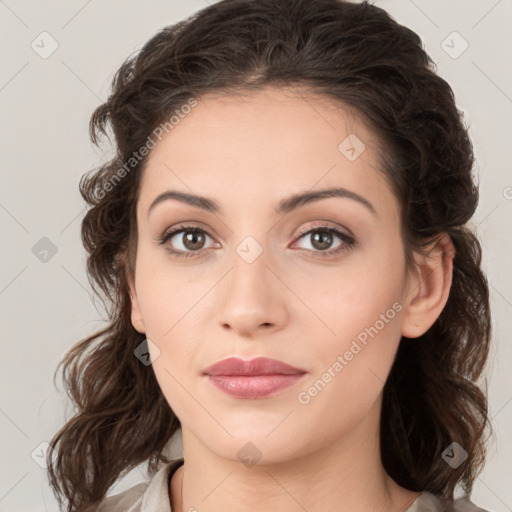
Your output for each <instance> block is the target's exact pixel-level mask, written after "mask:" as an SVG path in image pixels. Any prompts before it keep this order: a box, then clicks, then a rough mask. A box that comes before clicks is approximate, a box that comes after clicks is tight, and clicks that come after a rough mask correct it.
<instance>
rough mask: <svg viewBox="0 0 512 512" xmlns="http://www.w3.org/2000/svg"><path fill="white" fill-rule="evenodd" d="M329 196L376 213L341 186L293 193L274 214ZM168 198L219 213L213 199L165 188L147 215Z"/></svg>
mask: <svg viewBox="0 0 512 512" xmlns="http://www.w3.org/2000/svg"><path fill="white" fill-rule="evenodd" d="M330 197H343V198H347V199H352V200H354V201H357V202H358V203H360V204H362V205H364V206H365V207H366V208H367V209H368V210H369V211H370V212H372V214H374V215H377V212H376V211H375V208H374V207H373V205H372V204H371V203H370V202H369V201H368V200H367V199H365V198H364V197H362V196H360V195H359V194H356V193H355V192H352V191H351V190H348V189H346V188H342V187H338V188H328V189H324V190H317V191H314V192H312V191H308V192H302V193H299V194H294V195H292V196H290V197H289V198H286V199H282V200H281V201H280V202H279V204H278V205H277V207H276V208H275V209H274V211H275V213H276V215H280V214H286V213H289V212H291V211H293V210H296V209H298V208H301V207H302V206H305V205H306V204H309V203H312V202H315V201H319V200H320V199H326V198H330ZM169 200H175V201H180V202H182V203H185V204H188V205H190V206H194V207H195V208H200V209H202V210H206V211H209V212H212V213H219V212H220V211H221V208H220V206H219V205H218V204H217V203H216V202H215V201H214V200H213V199H210V198H208V197H204V196H198V195H195V194H188V193H186V192H180V191H178V190H167V191H166V192H163V193H162V194H160V195H159V196H157V197H156V198H155V199H154V201H153V202H152V203H151V206H150V207H149V208H148V216H149V214H150V213H151V211H152V210H153V208H155V206H156V205H157V204H160V203H162V202H164V201H169Z"/></svg>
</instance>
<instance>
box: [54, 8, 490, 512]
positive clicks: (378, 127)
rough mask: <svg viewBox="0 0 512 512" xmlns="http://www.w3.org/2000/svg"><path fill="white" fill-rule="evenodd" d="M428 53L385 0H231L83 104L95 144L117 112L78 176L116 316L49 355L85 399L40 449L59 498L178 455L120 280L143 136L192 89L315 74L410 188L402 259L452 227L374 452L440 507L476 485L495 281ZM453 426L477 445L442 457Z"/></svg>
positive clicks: (125, 271)
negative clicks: (104, 150)
mask: <svg viewBox="0 0 512 512" xmlns="http://www.w3.org/2000/svg"><path fill="white" fill-rule="evenodd" d="M434 68H435V66H434V64H433V62H432V60H431V59H430V57H429V56H428V55H427V53H426V52H425V51H424V49H423V47H422V43H421V39H420V38H419V37H418V35H417V34H416V33H415V32H413V31H411V30H410V29H408V28H406V27H404V26H402V25H399V24H398V23H397V22H396V21H395V20H394V19H393V18H392V17H391V16H389V14H387V13H386V12H385V11H384V10H382V9H380V8H377V7H375V6H373V5H369V4H368V3H366V2H362V3H359V4H353V3H348V2H345V1H341V0H279V1H276V0H223V1H220V2H218V3H215V4H213V5H211V6H208V7H206V8H205V9H203V10H201V11H198V12H197V13H195V14H194V15H193V16H191V17H190V18H188V19H186V20H183V21H181V22H179V23H176V24H174V25H171V26H167V27H164V28H163V29H162V30H160V31H159V32H157V33H156V34H155V35H154V36H153V37H152V38H151V39H150V40H149V41H148V42H147V43H146V44H145V45H144V46H143V48H142V49H141V50H140V51H138V52H136V53H135V54H134V55H132V56H130V57H129V58H128V59H127V60H126V61H125V62H124V63H123V64H122V65H121V67H120V68H119V70H118V71H117V72H116V74H115V76H114V79H113V82H112V92H111V94H110V96H109V98H108V100H107V101H106V102H105V103H104V104H102V105H100V106H99V107H97V108H96V110H95V111H94V113H93V115H92V118H91V120H90V134H91V139H92V141H93V142H94V143H95V144H97V145H99V141H100V139H101V138H102V136H107V137H109V134H108V128H111V129H112V132H113V135H114V137H115V147H116V149H117V151H116V155H115V157H114V158H113V159H111V160H110V161H109V162H107V163H106V164H105V165H103V166H101V167H100V168H98V169H93V170H91V171H89V172H88V173H86V174H84V176H83V177H82V179H81V181H80V192H81V195H82V197H83V198H84V199H85V201H86V202H87V203H88V205H89V207H90V208H89V209H88V211H87V213H86V215H85V217H84V219H83V221H82V227H81V235H82V241H83V244H84V247H85V249H86V251H87V253H88V258H87V272H88V277H89V281H90V282H91V285H92V287H93V289H94V292H95V294H96V295H98V296H99V297H101V300H102V301H103V304H104V305H105V309H106V312H107V313H108V319H109V323H108V326H107V327H106V328H104V329H103V330H101V331H99V332H96V333H94V334H93V335H91V336H89V337H88V338H86V339H84V340H82V341H80V342H79V343H77V344H76V345H74V346H73V347H72V348H71V349H70V350H69V352H68V353H67V354H66V356H65V358H64V359H63V360H62V361H61V362H60V363H59V366H58V367H57V371H58V369H59V368H60V366H61V365H63V377H64V381H65V385H66V388H67V392H68V394H69V396H70V398H71V399H72V401H73V403H74V405H75V408H76V414H75V415H74V417H72V418H71V419H70V420H69V421H68V422H67V423H66V424H65V425H64V426H63V427H62V428H61V429H60V430H59V431H58V432H57V433H56V434H55V436H54V438H53V439H52V441H51V446H52V447H53V449H54V450H53V452H54V453H55V454H56V455H55V457H52V450H49V452H48V464H49V467H48V474H49V478H50V483H51V485H52V487H53V489H54V493H55V494H56V496H57V499H58V500H59V504H61V505H62V503H63V501H64V500H65V501H67V510H68V511H69V512H81V511H83V510H86V508H87V507H88V506H91V505H94V504H97V503H98V502H99V501H100V500H102V498H104V497H105V496H106V494H107V492H108V490H109V488H110V487H111V485H113V484H114V483H115V482H116V481H117V480H118V479H119V478H120V477H122V476H124V475H125V474H126V473H127V472H128V471H129V470H131V469H133V468H134V467H136V466H138V465H139V464H141V463H144V462H147V468H148V472H149V473H153V472H154V471H156V470H157V469H158V467H159V466H160V464H161V463H166V462H169V461H170V459H169V458H168V456H167V455H166V450H165V448H166V446H167V443H168V442H169V441H170V439H171V438H172V436H173V435H174V434H175V432H176V431H177V430H178V429H179V428H180V422H179V420H178V418H177V417H176V415H175V414H174V412H173V411H172V409H171V408H170V406H169V404H168V403H167V401H166V400H165V398H164V396H163V394H162V392H161V390H160V388H159V386H158V382H157V380H156V378H155V375H154V373H153V370H152V367H151V365H149V366H145V365H143V364H141V362H140V361H139V360H138V359H137V358H136V357H134V350H135V349H136V347H137V346H138V345H139V344H140V343H141V342H142V341H143V340H144V339H145V336H144V335H143V334H140V333H138V332H137V331H136V330H135V329H134V327H133V326H132V324H131V320H130V316H131V302H130V295H129V291H128V284H127V283H128V281H127V279H128V276H129V275H133V274H134V268H135V253H136V246H137V224H136V214H135V212H136V203H137V198H138V193H139V185H140V177H141V173H142V170H143V168H144V164H145V162H146V160H147V156H144V157H142V158H140V154H139V153H138V151H139V149H140V148H142V147H143V146H145V145H147V144H148V141H149V140H150V138H151V137H152V134H154V130H155V128H157V127H158V126H160V125H161V124H162V123H165V122H166V121H167V120H169V118H170V117H171V116H172V115H173V113H176V112H178V113H179V112H180V109H181V108H182V107H183V106H184V105H186V104H187V103H188V102H189V100H190V99H191V98H196V99H198V100H199V101H200V99H201V96H202V95H203V94H206V93H209V92H215V91H216V92H221V93H226V94H234V93H237V92H244V91H256V90H260V89H261V88H263V87H265V86H285V87H288V86H297V87H302V88H304V87H305V88H307V89H309V90H310V91H311V92H312V93H314V94H319V95H322V96H324V97H325V96H328V97H329V98H331V99H333V100H335V101H338V102H341V103H342V104H344V105H345V106H348V107H349V108H351V109H353V110H354V111H355V112H357V113H358V115H359V116H361V117H362V118H364V119H365V121H366V122H367V123H369V125H370V126H371V127H372V129H373V130H374V132H375V133H376V134H377V135H378V140H379V141H380V144H381V152H380V156H381V160H382V161H381V162H380V163H381V165H382V169H383V170H382V172H383V173H384V176H385V177H386V179H387V180H388V182H389V183H390V186H391V187H392V189H393V191H394V193H395V195H396V197H397V200H398V202H399V204H400V209H401V214H402V218H401V224H402V225H401V227H402V233H403V239H404V247H405V251H406V255H407V259H406V262H407V266H408V267H410V266H411V265H412V264H413V263H412V262H413V259H412V255H413V251H418V252H424V251H425V248H426V246H427V244H428V243H429V242H431V241H432V240H434V239H435V238H436V237H437V236H439V235H440V234H442V233H448V234H449V236H450V237H451V240H452V242H453V244H454V247H455V257H454V261H453V281H452V286H451V290H450V294H449V298H448V301H447V303H446V306H445V308H444V309H443V311H442V313H441V314H440V316H439V317H438V319H437V320H436V322H435V323H434V324H433V325H432V327H431V328H430V329H429V330H428V331H427V332H426V333H425V334H424V335H423V336H421V337H420V338H418V339H407V338H405V337H403V338H402V339H401V341H400V345H399V349H398V352H397V355H396V360H395V362H394V365H393V367H392V369H391V372H390V375H389V377H388V379H387V382H386V384H385V386H384V397H383V406H382V415H381V430H380V435H381V455H382V461H383V465H384V468H385V470H386V471H387V473H388V474H389V475H390V476H391V477H392V478H393V479H394V480H395V481H396V482H397V483H398V484H399V485H401V486H403V487H405V488H408V489H410V490H414V491H429V492H432V493H434V494H437V495H438V496H440V497H441V498H442V499H443V500H444V501H445V505H444V506H446V507H447V508H448V507H449V504H450V503H451V501H452V500H453V499H454V489H455V486H456V485H458V484H460V485H461V486H462V488H463V489H464V492H465V494H466V495H470V493H471V490H472V486H473V482H474V479H475V478H476V476H477V474H478V473H479V472H480V471H481V470H482V468H483V464H484V461H485V454H486V441H487V438H486V437H485V433H486V429H487V428H489V429H491V425H490V421H489V419H488V404H487V398H486V392H485V393H484V392H483V391H482V390H481V389H480V387H479V386H478V384H477V380H478V378H479V377H480V375H481V373H482V371H483V368H484V365H485V362H486V359H487V356H488V350H489V342H490V334H491V318H490V309H489V289H488V283H487V280H486V277H485V275H484V273H483V271H482V268H481V246H480V243H479V241H478V239H477V237H476V235H475V234H474V230H473V229H472V228H471V226H470V225H469V224H468V221H469V220H470V218H471V217H472V215H473V213H474V212H475V209H476V207H477V203H478V188H477V186H476V185H475V183H474V179H473V175H472V173H473V166H474V155H473V150H472V144H471V141H470V139H469V136H468V129H467V126H465V123H464V120H463V116H462V113H461V112H460V111H459V110H458V109H457V107H456V104H455V100H454V95H453V92H452V89H451V88H450V86H449V85H448V84H447V83H446V82H445V81H444V80H443V79H442V78H440V77H439V76H438V75H437V74H436V72H435V69H434ZM135 154H137V155H138V156H137V159H135V158H134V155H135ZM127 162H131V163H130V166H129V167H127V166H126V163H127ZM123 166H124V169H125V172H124V173H122V172H120V169H122V168H123ZM120 176H122V177H121V178H120ZM57 371H56V372H55V373H56V374H57ZM486 391H487V390H486ZM452 442H457V443H459V444H460V445H461V446H462V447H463V448H464V450H465V451H466V452H467V458H466V460H465V461H464V462H463V463H462V464H460V466H458V467H456V468H452V467H451V466H450V465H448V464H447V463H446V462H445V460H444V459H443V458H442V453H443V451H444V450H445V449H446V448H447V447H448V446H449V445H450V444H451V443H452Z"/></svg>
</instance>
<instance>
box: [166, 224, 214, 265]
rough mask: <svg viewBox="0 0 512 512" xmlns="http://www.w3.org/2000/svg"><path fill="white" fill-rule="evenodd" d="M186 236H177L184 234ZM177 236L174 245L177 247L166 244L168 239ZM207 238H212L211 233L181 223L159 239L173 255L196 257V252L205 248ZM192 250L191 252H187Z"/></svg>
mask: <svg viewBox="0 0 512 512" xmlns="http://www.w3.org/2000/svg"><path fill="white" fill-rule="evenodd" d="M182 234H184V235H185V236H177V235H182ZM173 238H176V240H177V242H175V243H173V244H172V245H173V246H175V247H177V248H176V249H173V248H171V247H169V244H166V242H167V241H168V240H172V239H173ZM205 238H211V237H210V235H209V234H208V233H207V232H206V231H204V229H200V228H198V227H196V226H186V225H179V226H176V228H175V229H173V230H171V231H166V232H165V233H164V234H163V235H162V236H161V237H160V238H159V239H158V243H159V244H160V245H165V248H166V250H167V251H168V252H170V253H171V254H172V255H173V256H176V257H177V258H190V257H195V256H196V254H195V253H200V252H202V250H203V249H204V243H205ZM217 246H218V244H217ZM187 251H190V252H187Z"/></svg>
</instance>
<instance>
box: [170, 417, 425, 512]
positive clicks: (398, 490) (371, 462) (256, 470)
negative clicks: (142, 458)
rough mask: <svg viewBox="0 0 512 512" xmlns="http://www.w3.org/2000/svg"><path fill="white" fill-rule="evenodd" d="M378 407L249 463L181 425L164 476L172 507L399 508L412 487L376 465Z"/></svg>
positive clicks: (257, 510)
mask: <svg viewBox="0 0 512 512" xmlns="http://www.w3.org/2000/svg"><path fill="white" fill-rule="evenodd" d="M378 411H380V408H379V409H376V410H375V411H374V414H373V417H372V415H369V416H367V417H365V419H364V420H363V422H362V423H361V424H359V425H357V426H355V427H354V428H353V429H352V430H351V432H347V433H346V434H345V435H343V436H340V437H338V438H337V439H336V441H335V442H333V443H330V444H327V445H325V446H323V447H322V448H321V449H318V450H316V451H312V452H310V453H305V454H303V455H301V456H296V457H294V458H289V459H287V460H285V461H279V462H277V463H265V462H264V461H263V459H264V457H263V458H262V459H261V461H259V462H258V463H257V464H255V465H253V466H251V467H248V466H246V465H244V464H242V463H241V462H240V461H239V460H236V459H235V460H233V459H230V458H226V457H223V456H220V455H219V454H217V453H214V452H212V450H210V449H209V448H208V447H207V446H205V444H204V443H202V442H201V441H200V440H199V439H198V438H197V437H196V436H194V435H193V433H192V432H191V431H190V430H188V429H186V428H184V427H183V430H182V435H183V454H184V461H185V462H184V465H183V466H182V467H181V468H179V470H178V471H177V472H176V473H175V474H174V476H173V479H172V481H171V505H172V510H173V512H185V511H188V510H201V511H203V512H217V511H221V510H222V511H224V510H225V509H226V504H227V503H229V505H230V508H232V509H233V510H236V511H237V512H249V511H251V512H266V511H268V510H280V511H283V512H288V511H289V512H296V511H297V510H300V509H301V508H302V509H303V510H311V511H312V510H337V511H339V512H349V511H350V512H363V511H364V512H374V511H375V512H377V511H382V510H386V511H389V512H401V511H402V510H404V509H405V508H407V507H408V506H409V505H410V504H411V503H412V502H413V501H414V499H415V498H417V496H418V495H419V493H418V492H414V491H410V490H408V489H405V488H402V487H400V486H399V485H398V484H397V483H396V482H394V480H393V479H391V478H390V477H389V475H387V473H386V471H385V469H384V467H383V466H382V463H381V459H380V448H379V447H380V444H379V436H378V431H379V430H378V428H375V426H376V425H377V427H378V419H379V418H378ZM372 420H373V421H372ZM239 444H240V446H242V445H243V444H244V443H243V442H240V443H239ZM183 477H184V478H183ZM182 486H183V487H182ZM182 489H183V496H182V494H181V491H182Z"/></svg>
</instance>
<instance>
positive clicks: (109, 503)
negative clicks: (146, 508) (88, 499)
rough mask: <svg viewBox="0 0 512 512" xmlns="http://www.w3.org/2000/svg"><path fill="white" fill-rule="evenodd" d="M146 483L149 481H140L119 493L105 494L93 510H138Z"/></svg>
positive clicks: (134, 511)
mask: <svg viewBox="0 0 512 512" xmlns="http://www.w3.org/2000/svg"><path fill="white" fill-rule="evenodd" d="M148 485H149V482H141V483H140V484H137V485H134V486H133V487H130V488H129V489H126V491H123V492H121V493H119V494H114V495H112V496H107V497H106V498H104V499H103V501H102V502H101V503H100V504H99V506H98V508H97V509H96V511H95V512H139V511H140V509H141V504H142V498H143V496H144V494H145V492H146V490H147V488H148Z"/></svg>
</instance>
